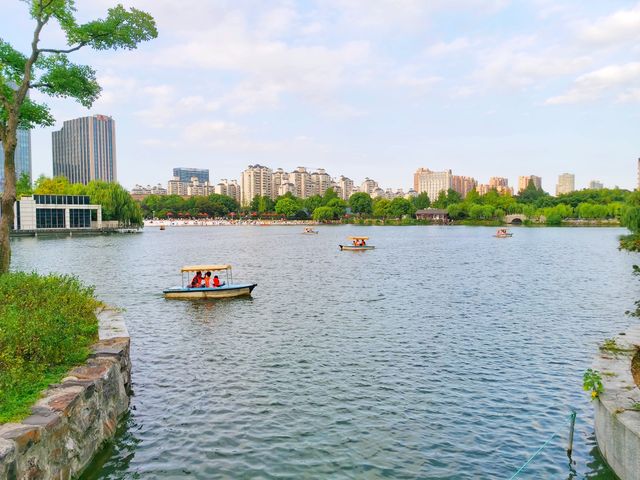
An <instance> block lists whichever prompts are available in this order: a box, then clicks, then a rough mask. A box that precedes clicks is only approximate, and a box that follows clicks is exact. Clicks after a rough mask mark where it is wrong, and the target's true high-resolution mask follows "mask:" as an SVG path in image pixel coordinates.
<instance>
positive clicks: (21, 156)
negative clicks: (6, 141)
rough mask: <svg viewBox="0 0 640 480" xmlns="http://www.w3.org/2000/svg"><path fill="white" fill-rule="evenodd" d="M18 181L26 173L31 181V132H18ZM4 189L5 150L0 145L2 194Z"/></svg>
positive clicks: (0, 183)
mask: <svg viewBox="0 0 640 480" xmlns="http://www.w3.org/2000/svg"><path fill="white" fill-rule="evenodd" d="M15 162H16V180H18V179H19V178H20V177H21V176H22V175H23V174H24V173H26V174H27V175H28V176H29V181H31V179H32V176H31V132H30V131H29V130H18V144H17V146H16V155H15ZM3 189H4V148H2V143H0V192H1V191H2V190H3Z"/></svg>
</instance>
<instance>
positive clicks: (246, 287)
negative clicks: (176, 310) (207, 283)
mask: <svg viewBox="0 0 640 480" xmlns="http://www.w3.org/2000/svg"><path fill="white" fill-rule="evenodd" d="M194 272H203V273H205V272H207V273H208V272H212V273H213V272H224V273H226V281H225V282H223V283H222V284H221V285H220V286H219V287H189V286H188V284H189V274H190V273H194ZM180 273H181V275H182V286H181V287H171V288H167V289H166V290H163V291H162V293H164V296H165V298H186V299H205V298H232V297H241V296H244V295H248V296H250V295H251V292H252V291H253V289H254V288H256V286H257V284H256V283H233V275H232V272H231V265H189V266H186V267H182V268H181V269H180ZM185 273H186V274H187V286H185V282H184V277H185Z"/></svg>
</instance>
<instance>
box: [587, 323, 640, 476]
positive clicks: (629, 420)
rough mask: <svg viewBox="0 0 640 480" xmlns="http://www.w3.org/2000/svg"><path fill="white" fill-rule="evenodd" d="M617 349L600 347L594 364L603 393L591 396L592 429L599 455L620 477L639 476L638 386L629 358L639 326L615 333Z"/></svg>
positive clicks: (636, 342) (639, 343) (635, 350)
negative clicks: (593, 414)
mask: <svg viewBox="0 0 640 480" xmlns="http://www.w3.org/2000/svg"><path fill="white" fill-rule="evenodd" d="M615 340H616V345H617V346H618V347H619V348H620V350H619V351H601V352H600V355H599V356H598V358H597V359H596V361H595V365H594V368H595V369H596V370H598V371H600V374H601V375H602V383H603V385H604V393H603V394H602V395H601V396H600V397H599V399H598V400H595V401H594V402H593V403H594V408H595V429H596V438H597V440H598V447H599V448H600V452H602V455H603V457H604V458H605V460H606V461H607V463H608V464H609V466H610V467H611V468H612V469H613V471H614V472H616V474H617V475H618V477H620V479H621V480H640V411H637V410H636V409H635V408H633V406H634V404H636V403H638V405H640V389H639V388H638V385H637V383H636V382H635V381H634V375H633V373H634V372H632V361H633V360H634V357H635V356H636V355H637V354H638V349H639V348H640V326H637V327H634V328H633V329H631V330H629V331H628V332H626V334H623V335H618V336H617V337H615Z"/></svg>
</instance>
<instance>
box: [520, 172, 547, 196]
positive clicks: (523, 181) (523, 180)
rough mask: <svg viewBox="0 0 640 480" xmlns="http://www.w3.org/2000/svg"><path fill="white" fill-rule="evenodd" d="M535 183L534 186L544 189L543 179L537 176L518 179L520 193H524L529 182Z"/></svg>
mask: <svg viewBox="0 0 640 480" xmlns="http://www.w3.org/2000/svg"><path fill="white" fill-rule="evenodd" d="M530 181H533V185H534V186H535V187H536V188H537V189H538V190H541V189H542V177H536V176H535V175H525V176H521V177H518V193H520V192H522V191H523V190H524V189H525V188H527V186H528V185H529V182H530Z"/></svg>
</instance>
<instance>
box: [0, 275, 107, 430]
mask: <svg viewBox="0 0 640 480" xmlns="http://www.w3.org/2000/svg"><path fill="white" fill-rule="evenodd" d="M99 305H100V303H99V302H98V301H97V300H96V299H95V298H94V291H93V288H90V287H85V286H83V285H82V284H81V283H80V282H79V281H78V280H77V279H76V278H74V277H69V276H59V275H48V276H39V275H37V274H35V273H31V274H27V273H7V274H3V275H0V423H2V422H7V421H12V420H17V419H19V418H20V417H21V416H25V415H27V414H28V413H29V407H30V406H31V404H33V402H34V401H35V400H36V399H37V397H38V395H39V393H40V391H41V390H43V389H44V388H46V386H47V385H48V384H49V383H51V382H55V381H58V380H60V378H61V377H62V376H64V374H65V372H66V371H68V370H69V369H70V368H71V367H72V366H74V365H77V364H79V363H81V362H83V361H84V360H86V358H87V356H88V354H89V346H90V345H91V344H92V343H93V342H95V341H96V340H97V336H98V321H97V319H96V316H95V310H96V308H97V307H98V306H99Z"/></svg>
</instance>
